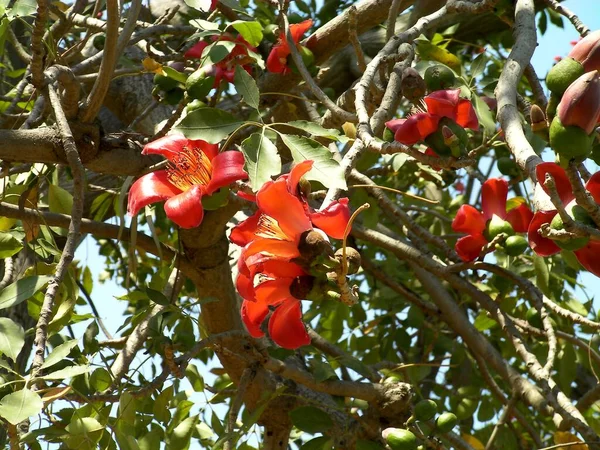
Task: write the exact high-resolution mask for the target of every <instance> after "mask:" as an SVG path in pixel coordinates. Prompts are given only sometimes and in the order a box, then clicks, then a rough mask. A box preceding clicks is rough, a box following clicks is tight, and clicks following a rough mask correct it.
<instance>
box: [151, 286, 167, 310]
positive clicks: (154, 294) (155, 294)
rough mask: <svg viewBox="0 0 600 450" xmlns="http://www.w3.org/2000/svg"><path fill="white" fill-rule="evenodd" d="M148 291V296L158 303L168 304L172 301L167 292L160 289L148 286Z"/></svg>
mask: <svg viewBox="0 0 600 450" xmlns="http://www.w3.org/2000/svg"><path fill="white" fill-rule="evenodd" d="M146 293H147V294H148V298H149V299H150V300H152V301H153V302H154V303H156V304H158V305H162V306H167V305H169V304H170V303H171V302H170V300H169V299H168V298H167V297H166V296H165V294H163V293H162V292H160V291H156V290H154V289H150V288H146Z"/></svg>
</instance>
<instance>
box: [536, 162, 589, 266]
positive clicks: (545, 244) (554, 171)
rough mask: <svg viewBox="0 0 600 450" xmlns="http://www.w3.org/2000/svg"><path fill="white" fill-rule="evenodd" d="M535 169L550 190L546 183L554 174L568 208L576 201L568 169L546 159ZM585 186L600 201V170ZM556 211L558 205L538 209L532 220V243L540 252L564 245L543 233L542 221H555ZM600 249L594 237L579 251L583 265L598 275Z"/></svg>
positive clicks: (543, 254) (562, 199)
mask: <svg viewBox="0 0 600 450" xmlns="http://www.w3.org/2000/svg"><path fill="white" fill-rule="evenodd" d="M535 172H536V176H537V179H538V180H539V182H540V183H541V185H542V188H543V189H544V190H546V187H545V186H544V180H545V179H546V174H547V173H549V174H550V175H552V177H553V178H554V183H555V185H556V190H557V192H558V195H559V197H560V200H561V201H562V202H563V204H564V205H565V206H566V208H567V211H568V210H569V209H570V206H571V205H572V204H573V202H575V197H574V195H573V188H572V186H571V183H570V182H569V178H568V177H567V174H566V173H565V171H564V169H563V168H562V167H560V166H559V165H558V164H555V163H552V162H546V163H542V164H538V166H537V167H536V171H535ZM585 188H586V189H587V191H588V192H589V193H590V194H591V195H592V197H593V198H594V201H595V202H596V203H600V172H596V173H595V174H594V175H593V176H592V177H591V178H590V179H589V180H588V182H587V183H586V185H585ZM556 214H558V212H557V211H556V210H555V209H551V210H548V211H538V212H536V213H535V214H534V216H533V220H532V221H531V223H530V224H529V231H528V238H529V245H530V246H531V248H532V249H533V251H534V252H535V253H536V254H538V255H539V256H551V255H554V254H556V253H558V252H559V251H560V247H559V246H558V245H556V244H555V243H554V241H553V240H552V239H548V238H545V237H543V236H542V235H541V234H540V233H539V230H540V228H541V226H542V224H544V223H550V222H552V219H553V218H554V216H556ZM599 252H600V241H598V240H595V239H593V238H591V239H590V241H589V242H588V244H587V245H586V246H584V247H583V248H580V249H579V250H576V251H575V256H576V257H577V259H578V260H579V262H580V263H581V265H582V266H583V267H585V268H586V269H587V270H588V271H590V272H591V273H593V274H594V275H596V276H598V277H600V258H598V255H599V254H600V253H599Z"/></svg>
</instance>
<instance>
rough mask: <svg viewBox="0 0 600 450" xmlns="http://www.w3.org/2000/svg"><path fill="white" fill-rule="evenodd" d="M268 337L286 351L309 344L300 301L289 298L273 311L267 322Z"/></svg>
mask: <svg viewBox="0 0 600 450" xmlns="http://www.w3.org/2000/svg"><path fill="white" fill-rule="evenodd" d="M269 335H270V336H271V339H273V341H274V342H275V343H276V344H277V345H279V346H280V347H283V348H287V349H296V348H298V347H302V346H303V345H308V344H310V337H309V336H308V333H307V332H306V328H305V327H304V323H303V322H302V309H301V307H300V301H298V300H296V299H292V298H290V299H288V300H286V301H285V302H284V303H283V304H282V305H280V306H279V307H278V308H277V309H276V310H275V312H274V313H273V314H272V315H271V319H270V320H269Z"/></svg>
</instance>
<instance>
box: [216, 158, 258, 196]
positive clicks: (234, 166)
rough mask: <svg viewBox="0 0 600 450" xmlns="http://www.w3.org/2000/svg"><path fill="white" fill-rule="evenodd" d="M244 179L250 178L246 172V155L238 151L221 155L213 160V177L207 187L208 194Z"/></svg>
mask: <svg viewBox="0 0 600 450" xmlns="http://www.w3.org/2000/svg"><path fill="white" fill-rule="evenodd" d="M244 178H248V174H247V173H246V172H245V171H244V155H243V154H242V153H241V152H236V151H226V152H223V153H219V154H218V155H217V156H215V157H214V159H213V160H212V175H211V178H210V183H208V186H206V194H207V195H209V194H212V193H213V192H215V191H217V190H219V189H220V188H222V187H224V186H229V185H230V184H231V183H233V182H234V181H236V180H243V179H244Z"/></svg>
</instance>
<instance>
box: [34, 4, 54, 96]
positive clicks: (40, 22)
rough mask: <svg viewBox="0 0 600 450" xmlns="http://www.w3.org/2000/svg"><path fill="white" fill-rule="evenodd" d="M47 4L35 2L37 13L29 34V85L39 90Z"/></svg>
mask: <svg viewBox="0 0 600 450" xmlns="http://www.w3.org/2000/svg"><path fill="white" fill-rule="evenodd" d="M49 3H50V2H49V0H37V11H36V14H35V21H34V22H33V30H32V32H31V64H30V68H31V83H32V84H33V85H34V86H35V87H36V88H37V89H39V90H41V89H42V87H43V85H44V55H45V53H46V52H45V48H44V43H43V40H42V39H43V37H44V31H45V30H46V21H47V20H48V4H49Z"/></svg>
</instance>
